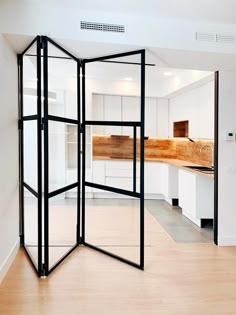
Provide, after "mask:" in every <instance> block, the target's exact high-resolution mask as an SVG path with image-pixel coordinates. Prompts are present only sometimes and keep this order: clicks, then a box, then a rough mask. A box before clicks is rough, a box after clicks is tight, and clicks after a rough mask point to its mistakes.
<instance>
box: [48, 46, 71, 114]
mask: <svg viewBox="0 0 236 315" xmlns="http://www.w3.org/2000/svg"><path fill="white" fill-rule="evenodd" d="M48 56H49V58H48V89H49V95H48V96H49V99H48V103H49V105H48V113H49V115H55V116H60V117H66V118H72V119H77V62H76V61H75V60H73V59H71V58H69V57H68V55H65V54H64V53H63V52H62V51H61V50H59V49H58V48H56V47H55V46H53V45H52V44H50V43H49V44H48ZM55 57H56V58H55Z"/></svg>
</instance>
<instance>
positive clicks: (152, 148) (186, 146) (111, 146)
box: [93, 136, 214, 166]
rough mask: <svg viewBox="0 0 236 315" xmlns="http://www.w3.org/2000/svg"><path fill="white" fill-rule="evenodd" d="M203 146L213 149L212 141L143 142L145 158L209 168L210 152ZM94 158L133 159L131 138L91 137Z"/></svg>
mask: <svg viewBox="0 0 236 315" xmlns="http://www.w3.org/2000/svg"><path fill="white" fill-rule="evenodd" d="M203 145H210V146H211V147H213V145H214V141H213V140H196V139H194V142H190V141H189V140H188V139H186V138H149V139H147V140H145V158H154V159H155V158H165V159H178V160H184V161H189V162H192V163H196V164H201V165H205V166H210V165H211V163H212V151H211V149H210V148H209V147H205V148H204V149H203V150H202V152H201V153H200V149H201V147H202V146H203ZM139 155H140V141H139V139H137V158H139ZM93 157H94V158H99V157H100V158H101V157H103V158H106V157H107V158H111V159H112V158H114V159H132V158H133V138H132V137H126V136H93Z"/></svg>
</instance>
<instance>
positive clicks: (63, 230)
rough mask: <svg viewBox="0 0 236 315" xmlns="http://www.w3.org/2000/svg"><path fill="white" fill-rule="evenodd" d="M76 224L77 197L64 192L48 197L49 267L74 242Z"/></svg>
mask: <svg viewBox="0 0 236 315" xmlns="http://www.w3.org/2000/svg"><path fill="white" fill-rule="evenodd" d="M73 191H74V194H75V195H76V192H77V190H76V189H75V190H71V191H70V192H72V193H73ZM67 193H68V192H67ZM76 224H77V199H75V198H71V199H68V198H66V194H65V193H63V194H60V195H58V196H56V197H53V198H50V199H49V268H51V267H52V266H53V265H54V264H55V263H57V262H58V261H59V260H60V259H61V258H62V257H63V256H64V255H65V254H66V253H67V252H68V251H69V250H70V249H71V248H72V247H73V246H74V245H75V244H76Z"/></svg>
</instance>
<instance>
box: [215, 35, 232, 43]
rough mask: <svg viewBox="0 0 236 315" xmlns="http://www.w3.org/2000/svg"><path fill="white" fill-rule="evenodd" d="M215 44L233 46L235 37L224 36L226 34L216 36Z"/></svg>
mask: <svg viewBox="0 0 236 315" xmlns="http://www.w3.org/2000/svg"><path fill="white" fill-rule="evenodd" d="M216 42H217V43H224V44H234V43H235V36H234V35H226V34H216Z"/></svg>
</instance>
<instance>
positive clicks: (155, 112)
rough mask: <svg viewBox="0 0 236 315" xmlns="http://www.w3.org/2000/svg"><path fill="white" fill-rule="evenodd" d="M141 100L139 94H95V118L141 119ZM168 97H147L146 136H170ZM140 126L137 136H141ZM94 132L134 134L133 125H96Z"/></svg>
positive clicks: (115, 119) (114, 119)
mask: <svg viewBox="0 0 236 315" xmlns="http://www.w3.org/2000/svg"><path fill="white" fill-rule="evenodd" d="M140 102H141V100H140V97H137V96H112V95H99V94H93V110H92V112H93V113H92V114H93V119H94V120H113V121H140V119H141V104H140ZM168 106H169V105H168V99H157V98H150V97H146V98H145V136H147V137H163V138H164V137H168V115H169V109H168ZM139 129H140V128H138V129H137V136H138V137H139V136H140V133H139V132H140V130H139ZM93 133H94V134H106V135H114V134H116V135H129V136H132V135H133V128H132V127H109V126H107V127H104V126H94V128H93Z"/></svg>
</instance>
